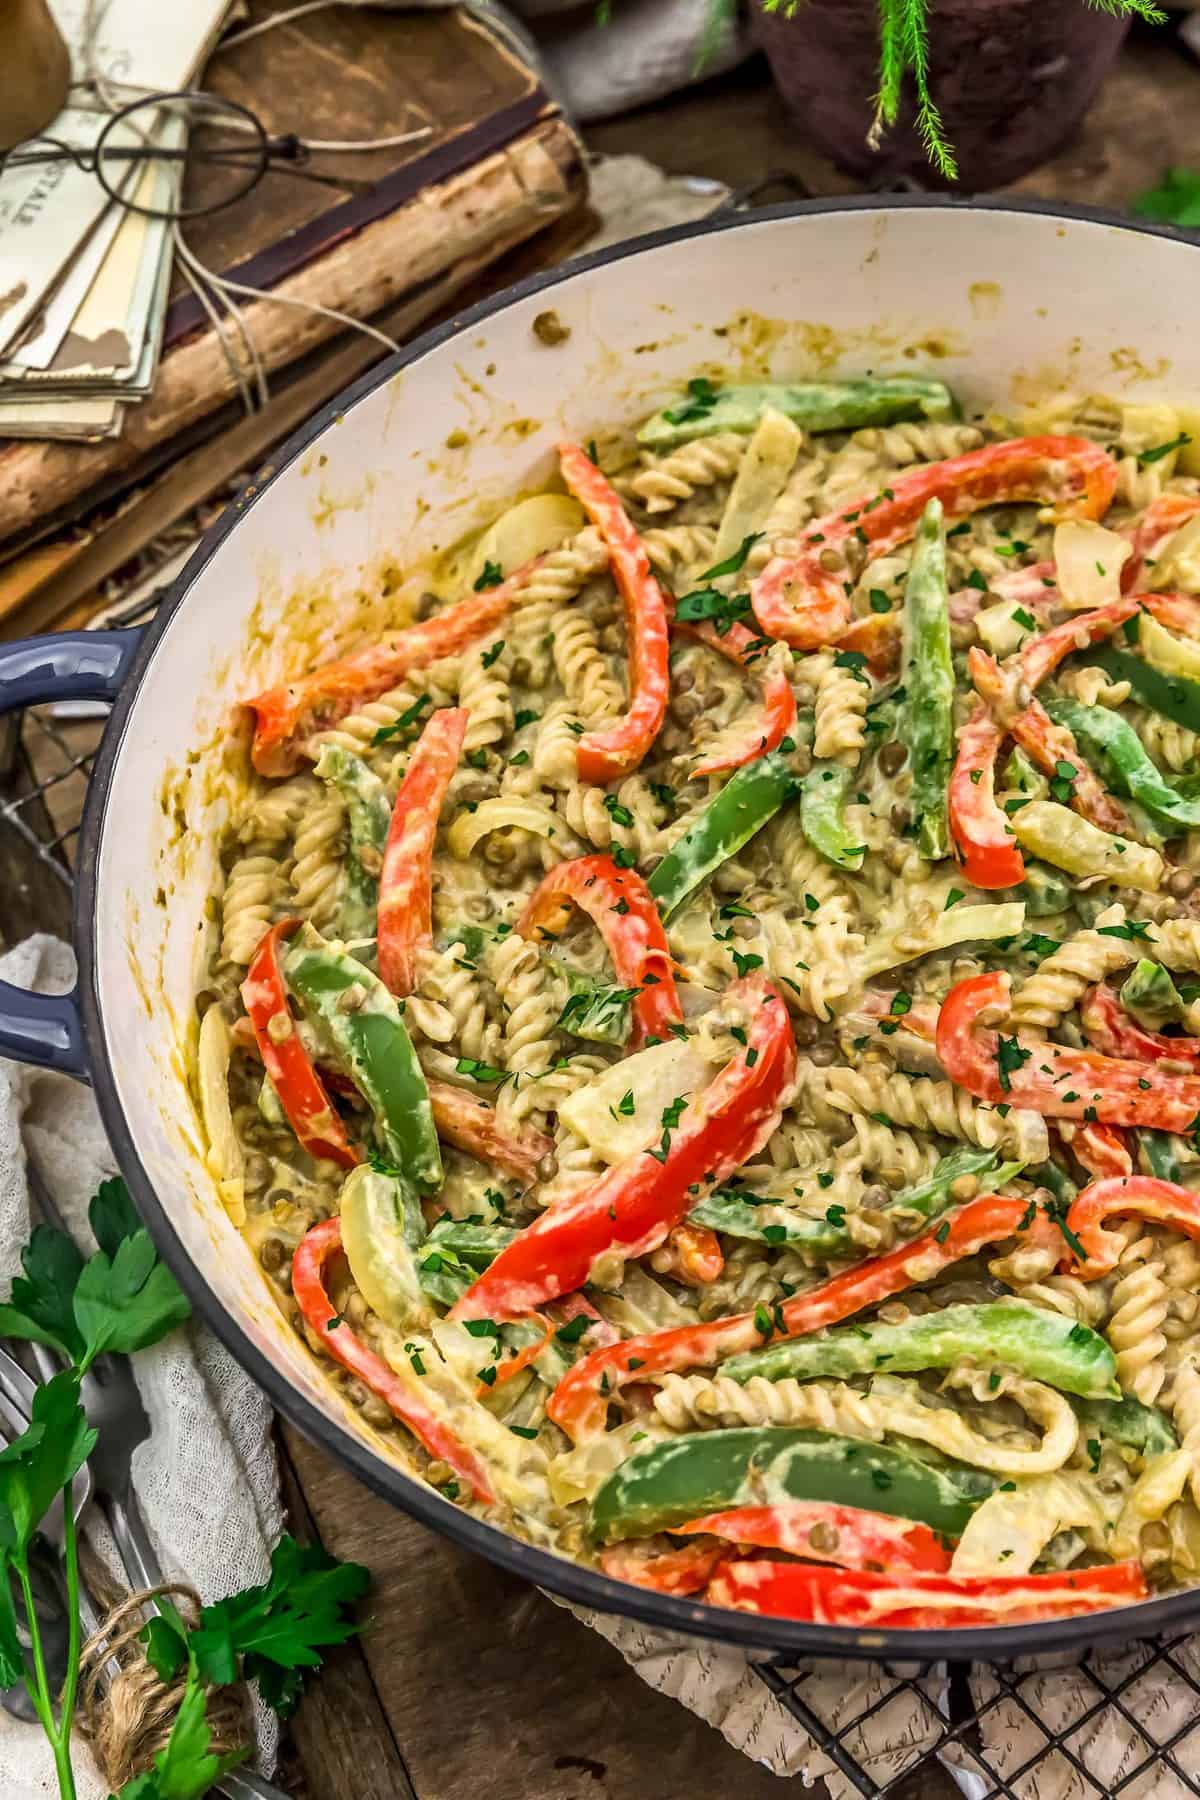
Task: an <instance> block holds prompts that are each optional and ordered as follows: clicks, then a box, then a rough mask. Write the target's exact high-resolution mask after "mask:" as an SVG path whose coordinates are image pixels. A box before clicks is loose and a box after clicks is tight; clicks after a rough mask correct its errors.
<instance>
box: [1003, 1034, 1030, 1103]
mask: <svg viewBox="0 0 1200 1800" xmlns="http://www.w3.org/2000/svg"><path fill="white" fill-rule="evenodd" d="M1032 1054H1033V1052H1032V1051H1031V1050H1023V1049H1022V1048H1021V1046H1020V1044H1019V1043H1018V1042H1017V1040H1016V1038H1015V1037H1011V1038H1006V1037H1002V1038H999V1039H998V1040H997V1043H996V1067H997V1069H998V1070H999V1071H1000V1086H1001V1087H1002V1088H1003V1090H1004V1092H1005V1093H1006V1094H1008V1093H1011V1091H1012V1080H1011V1077H1012V1075H1013V1074H1014V1073H1015V1072H1016V1071H1017V1070H1018V1069H1020V1068H1022V1067H1023V1066H1024V1064H1025V1063H1027V1062H1028V1061H1029V1058H1030V1057H1031V1056H1032Z"/></svg>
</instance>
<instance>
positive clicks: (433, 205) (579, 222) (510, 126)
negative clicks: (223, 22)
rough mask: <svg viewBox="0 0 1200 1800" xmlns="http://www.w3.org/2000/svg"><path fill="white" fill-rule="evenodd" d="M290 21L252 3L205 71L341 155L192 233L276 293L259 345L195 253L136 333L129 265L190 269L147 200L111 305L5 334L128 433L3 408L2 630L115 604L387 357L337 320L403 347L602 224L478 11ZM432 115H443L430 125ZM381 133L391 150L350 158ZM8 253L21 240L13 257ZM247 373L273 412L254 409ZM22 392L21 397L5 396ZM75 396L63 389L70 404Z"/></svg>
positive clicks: (245, 280) (221, 259) (23, 356)
mask: <svg viewBox="0 0 1200 1800" xmlns="http://www.w3.org/2000/svg"><path fill="white" fill-rule="evenodd" d="M134 3H135V0H112V4H113V5H126V4H127V5H133V4H134ZM136 3H137V4H139V5H140V4H142V0H136ZM54 4H55V5H56V7H58V6H60V5H61V6H63V7H66V6H69V5H77V6H82V5H83V0H54ZM193 5H194V6H195V9H196V12H197V13H198V14H199V13H200V12H201V11H203V10H204V9H205V8H206V7H207V8H208V11H209V12H210V13H214V14H220V13H221V12H222V11H223V10H224V8H223V5H220V4H218V0H189V8H187V9H182V10H184V11H190V9H191V7H192V6H193ZM159 10H160V11H162V12H172V13H174V12H175V11H177V10H179V9H175V8H164V7H161V5H160V6H159ZM281 10H292V9H290V8H288V7H286V5H285V6H281V4H280V0H250V4H249V6H248V7H242V8H241V12H240V17H239V18H237V19H236V20H234V22H233V23H232V25H231V26H230V28H229V30H228V32H227V36H228V37H229V38H230V40H231V47H230V48H228V49H226V48H223V46H222V44H221V43H220V42H218V43H216V44H215V46H214V47H213V48H212V49H211V52H210V53H209V54H208V56H207V60H206V61H205V64H204V67H203V70H202V72H201V73H200V74H199V75H198V76H197V77H196V81H197V84H199V85H202V86H203V87H204V88H205V90H206V91H209V92H212V93H215V94H219V95H222V96H225V97H226V98H228V99H231V100H234V101H237V102H240V103H241V104H242V105H245V106H247V107H249V108H250V109H251V110H252V111H253V112H254V114H255V115H256V116H257V117H258V118H259V119H260V120H261V121H262V124H263V126H264V128H265V130H266V131H267V133H268V134H270V136H271V137H272V138H283V137H285V136H286V135H287V134H289V133H296V134H298V135H300V136H302V137H303V138H305V139H306V140H309V141H310V142H311V143H313V144H314V146H315V145H320V146H323V147H322V148H321V149H319V150H318V149H316V148H314V149H313V151H312V153H311V156H310V160H309V163H308V170H309V172H310V174H311V175H317V176H319V177H320V179H318V180H313V179H301V178H297V177H296V176H295V174H293V173H292V172H290V171H288V170H286V169H276V168H274V167H272V168H271V169H270V170H269V171H268V173H267V174H266V175H265V176H264V177H263V179H262V180H261V181H260V182H259V183H258V185H257V186H256V187H255V188H254V189H253V191H252V192H250V193H248V194H247V195H246V196H245V197H244V198H242V199H241V200H239V201H238V202H237V203H236V204H235V205H232V206H229V207H227V208H225V209H223V210H221V211H219V212H215V213H211V214H208V215H207V216H204V217H199V218H196V219H194V220H190V221H185V223H184V224H183V226H182V232H183V236H184V239H185V241H186V244H187V246H188V248H189V250H190V251H191V252H192V254H193V255H194V256H195V258H196V259H197V260H198V261H199V263H200V264H201V265H203V266H204V267H205V268H207V269H210V270H215V271H219V272H221V273H222V274H224V275H225V276H226V277H228V278H231V279H232V280H234V281H235V282H237V283H238V284H239V287H240V288H249V289H253V290H255V291H256V293H259V294H261V296H262V297H253V296H251V297H247V295H245V294H244V293H242V292H240V291H239V292H238V293H237V297H236V298H237V305H238V307H239V309H240V312H241V317H242V321H243V322H244V326H245V333H246V336H243V334H242V333H241V331H239V330H237V329H233V328H231V326H230V324H229V322H228V320H227V321H226V323H225V328H224V329H223V330H222V331H221V332H218V331H217V330H216V329H215V328H214V325H213V323H212V321H211V319H210V317H209V315H208V313H207V311H206V310H205V308H204V307H203V306H202V304H201V302H200V301H199V300H198V299H197V297H196V295H195V293H194V292H193V291H192V288H191V287H190V286H188V285H187V284H186V283H185V281H184V280H183V278H182V274H181V272H180V270H179V267H178V262H177V263H176V267H175V273H174V276H173V279H172V281H171V284H170V288H169V292H168V293H167V295H166V298H167V302H168V303H167V305H166V309H165V314H163V316H162V318H161V322H160V323H159V324H158V326H157V327H155V325H154V314H153V308H151V309H150V312H149V314H148V315H147V321H148V328H147V330H146V331H145V332H144V333H143V334H142V336H141V337H140V339H139V337H138V333H137V331H136V330H134V329H132V328H131V329H129V330H124V329H123V327H122V325H121V324H120V323H119V322H117V314H116V311H115V294H116V290H117V281H116V273H117V269H118V267H119V268H120V269H121V271H122V272H124V273H128V272H129V271H130V270H131V269H132V268H133V265H134V264H135V263H136V266H137V271H138V280H139V281H140V284H141V286H140V289H139V291H140V293H141V294H142V295H143V296H145V294H146V293H147V292H148V291H149V289H150V288H152V287H153V286H154V282H155V281H158V282H159V283H160V284H163V285H164V286H165V279H164V273H163V271H164V268H167V270H168V272H169V263H164V262H160V261H156V260H155V249H154V242H153V240H154V239H155V238H159V239H161V237H162V235H163V234H162V233H161V232H155V231H153V230H144V229H143V230H142V231H141V233H140V235H139V233H138V231H137V230H136V229H135V226H134V225H131V224H129V220H130V219H134V220H135V221H136V225H137V226H141V227H145V224H146V221H145V220H144V219H142V218H140V216H138V215H132V214H128V213H126V214H125V215H124V216H123V219H118V221H117V222H116V223H115V225H114V228H113V235H112V239H111V244H110V247H109V249H108V250H107V251H106V252H103V253H102V252H101V249H100V246H99V244H96V245H95V246H94V247H93V249H92V251H91V254H92V255H93V256H97V257H100V259H101V260H100V262H99V263H98V265H97V270H98V271H100V270H103V269H104V268H105V267H106V266H107V265H108V259H109V258H110V257H112V256H113V253H114V251H115V249H116V247H117V246H118V244H120V247H121V256H120V258H119V261H118V262H113V264H112V267H111V270H110V274H111V275H112V283H111V290H110V294H109V298H110V299H112V300H113V306H112V307H111V308H110V307H109V306H108V304H107V301H106V296H105V293H104V292H103V291H100V290H101V284H100V282H99V280H98V275H95V276H93V280H92V282H91V284H90V285H89V286H88V287H87V290H86V293H85V294H78V293H76V295H75V307H74V310H73V311H70V310H69V308H70V306H71V303H72V296H71V294H70V293H69V292H65V291H64V289H63V288H60V289H59V290H58V293H57V294H56V296H55V298H54V300H53V301H52V303H51V304H48V305H47V306H45V307H44V308H42V309H41V311H40V313H37V314H36V316H34V315H31V316H30V318H29V320H28V321H27V326H26V330H25V336H24V337H23V338H22V339H21V340H20V342H19V344H18V346H17V348H18V351H19V358H18V356H16V355H11V354H10V353H9V351H8V349H6V348H5V347H4V346H3V345H0V357H3V358H4V359H6V360H5V367H4V368H3V370H0V374H3V375H4V376H5V377H7V375H8V367H9V366H10V365H11V364H13V363H17V362H18V361H19V366H20V368H21V370H22V374H21V376H20V377H19V379H20V382H21V386H22V394H21V395H20V396H18V399H17V404H18V405H25V406H26V407H29V406H32V405H34V404H43V403H45V402H47V400H48V399H49V396H48V395H47V393H46V392H45V391H42V390H41V389H40V388H39V386H38V382H37V381H36V380H35V379H34V377H35V376H45V377H47V378H50V379H53V377H55V376H56V375H61V374H62V373H63V372H64V368H65V367H66V366H67V365H70V366H73V367H74V368H76V369H80V368H83V367H85V366H86V369H87V371H88V374H89V376H90V377H92V378H94V379H95V381H96V389H95V391H93V392H90V393H88V394H86V395H82V394H79V393H75V394H74V395H73V396H72V404H73V405H75V406H76V407H81V406H85V405H87V406H91V407H94V408H96V409H97V413H96V416H97V418H101V415H100V412H99V409H100V408H102V407H104V406H106V405H107V404H109V402H110V401H112V402H114V403H115V404H116V406H117V407H118V408H123V416H122V417H120V418H119V419H115V420H113V421H112V424H111V425H110V426H105V429H108V430H110V431H111V433H112V435H108V436H105V437H104V438H103V439H102V440H101V441H98V442H91V443H79V442H63V441H61V440H60V441H47V440H46V439H42V440H41V441H36V440H31V439H29V438H22V437H18V436H17V432H18V430H19V426H18V424H17V423H16V422H15V421H14V419H13V418H12V417H10V416H9V415H6V414H5V413H3V412H0V636H8V637H12V636H17V635H22V634H24V633H25V632H28V631H32V630H44V629H47V628H50V627H53V626H55V625H59V624H62V623H64V622H67V621H68V620H70V621H74V620H75V619H77V618H79V617H80V616H86V615H87V614H88V613H89V612H90V611H94V610H95V609H96V606H97V605H98V604H99V601H100V598H101V597H102V584H103V583H104V581H105V579H106V578H107V577H108V576H110V575H111V574H112V572H113V571H114V570H115V569H118V568H121V567H123V566H124V565H125V564H126V563H128V562H129V561H130V560H131V559H133V558H135V557H136V556H137V555H138V554H139V553H140V552H141V551H142V550H143V549H144V548H145V546H146V544H147V543H148V542H149V541H150V540H151V539H153V538H155V537H156V536H158V535H160V534H161V533H162V532H163V531H164V529H166V528H168V527H170V526H171V525H172V524H173V522H175V521H177V520H178V519H179V518H180V517H181V516H182V515H183V514H185V513H187V512H189V510H191V511H195V509H197V508H202V507H203V505H204V504H205V503H206V502H207V501H209V500H210V499H211V497H212V496H214V495H217V494H219V492H220V491H221V490H222V488H223V486H224V485H227V484H228V483H229V481H230V480H231V478H233V477H235V476H237V475H238V474H240V473H245V472H247V471H253V470H254V469H255V468H256V467H257V466H258V465H259V464H260V463H261V461H262V459H263V458H264V456H265V455H266V454H267V453H268V452H269V450H270V449H271V447H272V446H273V445H274V444H276V443H278V442H279V441H280V440H281V439H282V438H283V437H284V436H286V435H287V433H288V432H290V431H291V430H293V429H294V428H295V427H296V426H297V425H298V424H299V423H301V422H302V420H303V419H304V418H306V417H307V416H308V415H309V414H310V413H311V412H312V411H313V410H315V408H316V407H318V406H319V405H320V404H322V402H323V401H325V400H326V399H328V398H329V397H330V396H331V395H333V394H335V393H336V392H338V391H339V389H340V388H342V387H344V386H345V385H346V384H347V383H348V382H350V381H352V380H353V379H354V378H355V377H356V376H357V375H358V374H360V373H362V372H363V370H365V369H366V368H368V367H369V366H370V365H371V364H372V363H373V362H374V361H375V360H377V359H378V358H379V357H380V356H382V355H384V354H385V350H384V347H383V345H382V344H381V343H380V342H379V340H378V339H375V338H369V337H366V336H364V335H362V334H359V333H357V332H350V331H348V330H347V328H346V326H345V325H344V323H342V322H341V321H339V320H338V319H337V318H333V317H330V316H329V314H330V313H341V314H346V315H349V316H350V317H352V318H354V319H359V320H364V321H370V322H371V323H373V324H374V325H375V326H376V327H377V328H378V329H379V330H380V331H382V332H383V333H384V334H385V335H386V336H387V337H388V338H391V339H395V340H402V339H403V338H404V337H406V336H411V335H412V334H413V333H414V332H415V331H416V330H417V329H418V328H419V327H421V326H422V325H424V324H426V323H427V322H429V321H431V320H432V319H434V318H435V317H436V316H437V315H438V314H439V313H442V312H445V311H448V310H449V309H450V308H452V307H453V305H454V304H456V303H461V302H462V301H463V300H464V299H466V298H468V297H470V298H474V297H476V295H477V294H478V293H479V291H480V288H481V284H482V285H483V286H484V287H485V288H487V287H491V288H494V287H496V286H499V285H502V284H503V283H504V281H505V280H510V279H513V278H515V277H516V276H517V275H519V274H521V273H523V272H525V271H526V270H527V269H528V268H530V267H537V266H540V265H541V264H543V263H544V262H546V261H549V260H551V259H552V258H553V257H555V256H556V255H561V254H563V253H564V252H565V250H566V249H569V248H570V247H572V246H573V243H574V242H575V241H577V239H578V237H579V236H581V235H582V232H583V230H584V229H585V226H584V223H583V221H584V219H585V218H586V214H585V212H584V210H583V201H584V197H585V191H586V178H585V174H584V168H583V159H582V154H581V150H580V146H579V144H578V141H577V139H576V137H575V135H574V133H573V131H572V130H571V128H570V126H569V124H568V123H567V121H566V120H565V119H564V118H563V117H562V115H561V113H560V112H559V110H558V108H557V107H556V106H555V105H554V104H553V102H552V101H551V100H550V99H549V98H548V96H547V95H546V93H545V92H544V91H543V90H542V88H541V86H540V84H539V81H538V78H537V75H536V74H535V73H534V72H533V70H532V69H531V67H530V66H529V64H528V63H527V62H526V61H525V60H524V59H523V58H522V57H521V56H520V55H519V54H518V53H517V52H516V51H515V50H514V49H513V48H512V47H511V45H510V43H509V42H508V40H507V36H506V35H504V36H502V35H501V34H500V32H498V31H497V30H495V29H493V28H492V26H491V25H490V24H489V23H488V22H486V19H484V18H477V17H475V16H474V15H473V14H472V13H471V12H470V11H468V10H467V9H465V8H464V9H461V10H460V9H456V8H448V9H446V10H438V11H428V12H408V13H399V12H394V11H391V10H383V9H377V8H375V7H365V6H354V7H349V6H340V7H334V6H330V7H327V8H322V9H320V10H317V11H312V12H309V13H306V14H303V15H302V16H299V17H295V18H289V19H288V20H287V22H285V23H281V24H280V25H279V26H278V27H277V28H274V29H269V30H267V31H265V32H262V33H258V34H255V33H254V32H252V31H251V30H250V28H251V27H253V26H256V25H260V24H263V23H264V22H265V21H267V20H269V19H270V17H271V16H272V13H274V12H278V11H281ZM233 40H236V41H233ZM151 85H152V84H151ZM414 121H420V122H421V125H422V129H421V131H420V134H419V135H416V136H414V135H413V129H414ZM364 140H370V141H371V142H372V143H373V144H377V145H378V146H379V147H378V148H373V149H371V150H369V151H367V152H365V153H364V152H362V151H359V150H357V149H355V148H353V146H356V145H358V144H360V143H362V142H363V141H364ZM161 168H162V165H161V164H160V165H159V170H160V173H161ZM13 173H14V175H15V173H16V171H14V172H13ZM28 173H29V174H30V175H32V173H33V171H32V170H30V171H28ZM140 178H141V179H148V178H149V170H148V169H145V170H143V171H142V172H141V176H140ZM79 179H80V180H81V181H82V180H83V179H84V177H83V176H82V175H80V176H79ZM205 179H206V174H205V170H204V168H203V167H195V166H192V167H189V169H188V171H187V174H186V177H185V186H184V202H185V204H186V203H188V202H189V200H190V199H191V197H192V194H193V186H194V184H195V187H196V191H197V192H198V193H199V196H200V198H201V199H202V198H203V186H202V184H203V182H204V181H205ZM0 216H2V215H0ZM125 234H128V235H127V236H126V235H125ZM123 237H124V243H121V240H122V238H123ZM3 247H4V239H3V237H0V253H2V252H3ZM72 280H73V281H74V282H75V283H76V285H77V286H78V285H80V284H82V282H83V276H82V275H81V274H75V273H74V272H73V274H72ZM134 285H136V283H135V284H134ZM64 287H65V284H64ZM3 291H4V281H3V278H0V293H2V292H3ZM122 291H124V290H122ZM130 291H132V289H131V290H130ZM276 297H278V298H276ZM280 299H282V300H290V301H296V302H308V303H310V304H311V305H313V306H316V307H318V308H323V309H326V310H325V311H312V310H308V309H307V308H306V307H302V306H297V305H284V304H279V300H280ZM102 302H103V303H104V305H103V306H102ZM102 321H106V322H104V323H102ZM126 322H127V323H128V322H129V315H128V314H127V315H126ZM7 324H8V320H7V317H6V316H3V317H2V318H0V325H3V326H4V327H6V326H7ZM35 325H36V330H35V329H34V327H35ZM56 336H57V341H55V339H56ZM247 337H248V338H249V339H250V340H252V343H253V347H254V352H255V358H256V361H257V365H258V370H259V371H261V376H263V377H265V382H266V385H267V393H266V395H265V396H264V394H263V381H262V379H261V378H260V375H259V373H258V372H257V371H252V367H251V362H250V358H249V355H248V353H247V350H246V342H247ZM160 346H161V348H160ZM85 358H86V359H89V360H87V361H86V363H85V362H84V361H83V360H82V359H85ZM105 359H106V360H105ZM118 371H119V373H120V376H121V378H122V379H125V380H128V381H129V382H130V383H131V384H134V383H137V384H139V386H138V391H139V392H143V389H142V388H141V386H140V384H141V383H142V382H144V384H145V387H144V397H142V398H141V399H140V401H139V402H138V403H137V404H130V400H131V398H132V394H133V387H132V385H131V386H130V387H127V388H126V389H125V391H124V393H123V394H121V395H118V394H117V393H116V391H115V390H116V373H117V372H118ZM252 373H253V375H254V379H253V380H252V381H251V380H250V376H251V374H252ZM106 381H107V382H108V383H109V384H110V385H109V386H108V387H107V388H104V389H103V391H102V387H101V384H102V383H104V382H106ZM248 386H249V387H251V388H252V389H253V390H254V391H255V393H256V395H257V401H258V410H256V411H254V412H252V413H249V414H247V413H246V411H245V399H244V396H245V391H246V389H247V387H248ZM35 389H36V390H37V392H36V394H35V392H34V390H35ZM10 392H11V387H6V388H5V389H4V390H3V394H4V397H3V398H2V399H0V406H3V405H6V404H9V401H8V398H7V396H8V394H9V393H10ZM264 400H265V403H264ZM63 403H64V401H63V395H62V393H61V391H59V392H56V393H55V394H54V397H53V404H54V405H55V406H60V407H61V406H62V405H63ZM44 416H45V415H44ZM6 433H7V434H11V435H7V436H6V435H5V434H6Z"/></svg>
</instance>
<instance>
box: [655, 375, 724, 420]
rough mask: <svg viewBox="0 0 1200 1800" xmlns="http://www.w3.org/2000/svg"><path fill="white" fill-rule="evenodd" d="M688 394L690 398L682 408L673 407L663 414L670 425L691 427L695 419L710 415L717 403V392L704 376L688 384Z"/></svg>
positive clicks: (697, 377)
mask: <svg viewBox="0 0 1200 1800" xmlns="http://www.w3.org/2000/svg"><path fill="white" fill-rule="evenodd" d="M688 394H689V396H690V398H689V399H687V400H686V401H685V402H684V403H683V405H682V406H673V407H671V408H669V409H668V410H667V411H666V412H664V413H663V418H664V419H665V420H666V421H667V423H668V425H690V424H691V423H692V421H693V420H694V419H702V418H703V417H704V416H705V414H706V413H710V412H711V411H712V409H713V407H714V406H715V405H716V403H717V390H716V388H715V387H714V386H713V384H712V382H711V381H707V380H706V379H705V378H704V376H703V375H698V376H696V378H695V380H693V381H689V382H688Z"/></svg>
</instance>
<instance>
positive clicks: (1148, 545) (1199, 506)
mask: <svg viewBox="0 0 1200 1800" xmlns="http://www.w3.org/2000/svg"><path fill="white" fill-rule="evenodd" d="M1198 512H1200V497H1197V496H1196V495H1195V494H1160V495H1159V497H1158V499H1157V500H1152V501H1151V502H1150V504H1149V506H1148V507H1147V508H1146V510H1145V512H1144V513H1143V514H1142V516H1141V518H1140V519H1139V520H1138V522H1137V524H1136V525H1135V526H1134V527H1133V528H1132V530H1129V531H1125V532H1123V533H1122V536H1124V537H1127V538H1128V539H1129V541H1130V543H1131V544H1132V545H1133V555H1132V556H1131V557H1130V558H1129V559H1128V561H1127V562H1126V564H1125V567H1124V568H1123V569H1122V570H1121V587H1122V588H1123V590H1124V591H1125V593H1127V594H1131V593H1132V592H1133V590H1134V588H1136V587H1140V586H1141V584H1142V577H1143V575H1144V573H1145V565H1146V562H1147V561H1148V560H1152V557H1151V553H1152V551H1154V550H1157V548H1158V546H1159V545H1160V544H1161V543H1162V541H1163V539H1164V538H1166V537H1170V536H1171V533H1172V532H1175V531H1178V530H1179V527H1180V526H1181V525H1186V524H1187V522H1188V520H1189V519H1192V518H1194V517H1195V516H1196V514H1197V513H1198Z"/></svg>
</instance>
